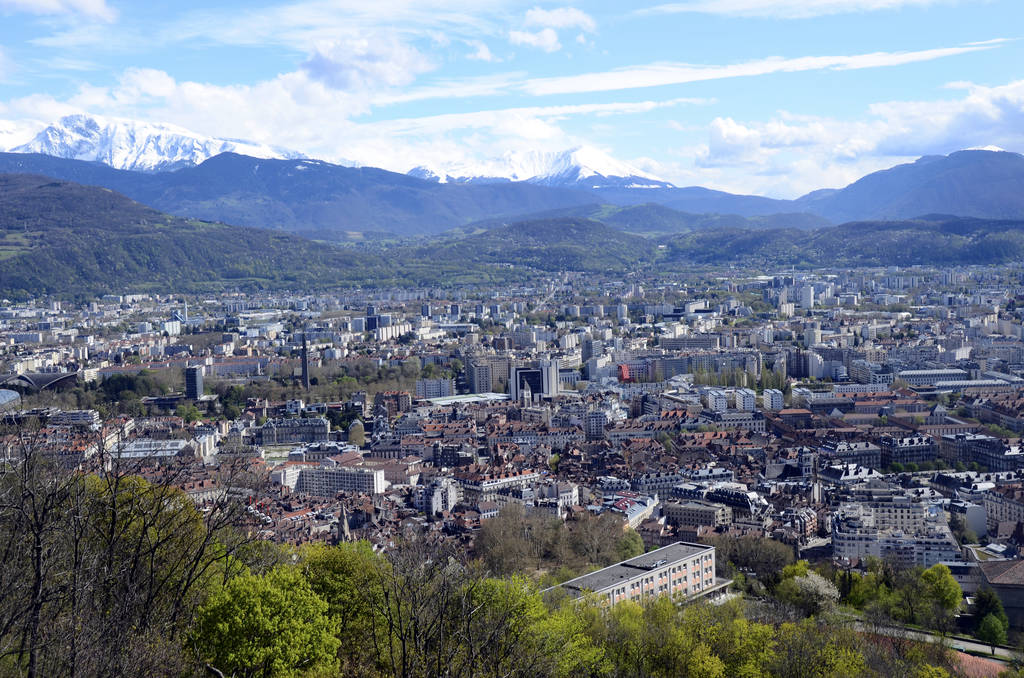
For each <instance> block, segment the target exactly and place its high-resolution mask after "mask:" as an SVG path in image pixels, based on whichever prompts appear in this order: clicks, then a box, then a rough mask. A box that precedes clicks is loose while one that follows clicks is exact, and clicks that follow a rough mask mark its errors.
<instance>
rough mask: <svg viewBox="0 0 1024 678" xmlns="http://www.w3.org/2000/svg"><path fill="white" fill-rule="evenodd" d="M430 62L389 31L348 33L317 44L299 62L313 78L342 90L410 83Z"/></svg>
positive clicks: (428, 68)
mask: <svg viewBox="0 0 1024 678" xmlns="http://www.w3.org/2000/svg"><path fill="white" fill-rule="evenodd" d="M433 67H434V66H433V64H431V63H430V61H429V60H428V59H427V57H426V56H424V55H423V54H422V53H421V52H419V50H417V49H415V48H414V47H411V46H410V45H407V44H405V43H403V42H401V41H400V40H398V39H397V38H396V37H395V36H393V35H362V36H350V37H348V38H345V39H341V40H333V41H331V42H328V43H323V44H319V45H317V46H316V47H314V49H313V54H312V55H311V56H310V57H309V58H308V59H307V60H306V61H305V62H303V64H302V69H303V70H304V71H306V72H307V73H308V74H309V75H310V77H312V78H313V79H314V80H319V81H321V82H323V83H325V84H327V85H328V86H330V87H333V88H335V89H343V90H376V89H383V88H387V87H399V86H402V85H408V84H409V83H411V82H412V81H413V80H414V79H415V78H416V76H417V75H418V74H420V73H424V72H426V71H429V70H431V69H432V68H433Z"/></svg>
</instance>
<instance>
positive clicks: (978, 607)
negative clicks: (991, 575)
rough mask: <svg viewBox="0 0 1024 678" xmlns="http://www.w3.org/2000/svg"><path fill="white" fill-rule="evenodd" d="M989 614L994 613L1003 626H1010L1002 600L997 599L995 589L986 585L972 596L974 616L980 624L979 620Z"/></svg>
mask: <svg viewBox="0 0 1024 678" xmlns="http://www.w3.org/2000/svg"><path fill="white" fill-rule="evenodd" d="M990 614H992V615H995V616H996V617H997V618H998V619H999V621H1001V622H1002V623H1003V626H1005V627H1006V628H1010V619H1009V617H1007V616H1006V610H1004V609H1003V601H1001V600H1000V599H999V596H997V595H996V593H995V591H993V590H992V589H990V588H987V587H986V588H983V589H981V590H980V591H978V594H977V595H976V596H975V598H974V616H975V618H977V619H978V620H979V624H980V621H981V620H982V619H984V618H985V617H987V616H988V615H990Z"/></svg>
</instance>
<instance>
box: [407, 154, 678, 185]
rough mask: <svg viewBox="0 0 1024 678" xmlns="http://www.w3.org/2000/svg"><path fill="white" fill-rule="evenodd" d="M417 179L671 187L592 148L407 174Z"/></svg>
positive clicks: (443, 166)
mask: <svg viewBox="0 0 1024 678" xmlns="http://www.w3.org/2000/svg"><path fill="white" fill-rule="evenodd" d="M409 174H410V175H412V176H415V177H419V178H421V179H431V180H434V181H440V182H442V183H444V182H459V183H470V182H474V183H477V182H485V181H492V182H493V181H528V182H530V183H534V184H540V185H544V186H569V187H574V188H609V187H616V188H664V187H671V186H672V184H670V183H668V182H667V181H665V180H663V179H660V178H658V177H656V176H653V175H651V174H648V173H647V172H644V171H643V170H640V169H638V168H636V167H634V166H632V165H629V164H627V163H624V162H622V161H619V160H616V159H615V158H613V157H611V156H610V155H608V154H607V153H605V152H604V151H602V150H600V149H597V148H594V147H592V146H578V147H576V148H570V149H566V150H563V151H510V152H508V153H505V154H504V155H503V156H501V158H497V159H494V160H490V161H485V162H481V163H476V164H472V163H458V162H454V163H439V164H435V165H430V166H426V165H421V166H419V167H415V168H413V169H412V170H410V171H409Z"/></svg>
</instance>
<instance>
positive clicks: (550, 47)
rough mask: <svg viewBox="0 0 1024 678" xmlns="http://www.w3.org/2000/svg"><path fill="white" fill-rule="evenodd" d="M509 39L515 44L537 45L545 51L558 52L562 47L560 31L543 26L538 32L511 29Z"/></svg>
mask: <svg viewBox="0 0 1024 678" xmlns="http://www.w3.org/2000/svg"><path fill="white" fill-rule="evenodd" d="M508 40H509V42H511V43H512V44H513V45H526V46H528V47H537V48H538V49H542V50H544V51H545V52H557V51H558V50H560V49H562V44H561V43H560V42H558V33H556V32H555V29H553V28H542V29H541V30H539V31H537V32H536V33H531V32H530V31H509V34H508Z"/></svg>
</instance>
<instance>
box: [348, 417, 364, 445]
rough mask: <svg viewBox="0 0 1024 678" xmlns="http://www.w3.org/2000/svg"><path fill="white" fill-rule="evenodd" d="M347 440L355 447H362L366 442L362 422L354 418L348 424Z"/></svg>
mask: <svg viewBox="0 0 1024 678" xmlns="http://www.w3.org/2000/svg"><path fill="white" fill-rule="evenodd" d="M348 441H349V442H350V443H352V444H353V445H355V446H356V447H362V446H363V445H365V444H366V430H365V428H364V427H363V422H361V421H360V420H358V419H356V420H355V421H353V422H352V424H351V425H349V427H348Z"/></svg>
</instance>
